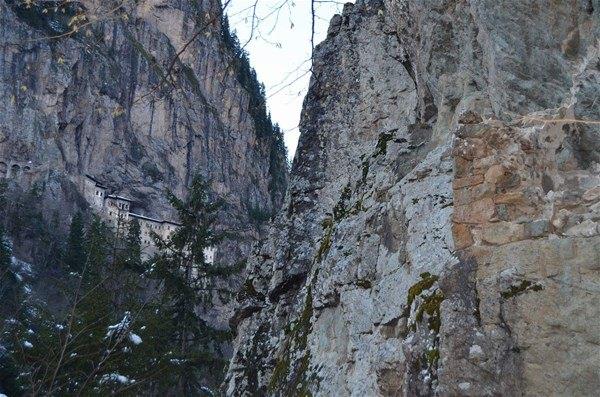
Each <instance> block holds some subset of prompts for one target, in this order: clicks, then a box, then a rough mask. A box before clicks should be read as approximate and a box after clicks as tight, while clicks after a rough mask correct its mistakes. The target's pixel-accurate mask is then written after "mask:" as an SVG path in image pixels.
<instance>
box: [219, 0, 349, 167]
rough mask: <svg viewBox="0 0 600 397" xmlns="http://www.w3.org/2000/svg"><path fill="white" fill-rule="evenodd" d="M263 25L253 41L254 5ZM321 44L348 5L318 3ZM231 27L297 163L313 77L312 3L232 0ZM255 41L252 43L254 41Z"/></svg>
mask: <svg viewBox="0 0 600 397" xmlns="http://www.w3.org/2000/svg"><path fill="white" fill-rule="evenodd" d="M255 2H256V4H257V6H256V15H257V16H258V19H259V23H258V26H255V28H254V33H253V35H252V39H250V36H251V34H250V32H251V21H252V13H253V9H254V7H253V5H254V4H255ZM315 6H316V14H317V19H316V24H315V25H316V26H315V32H316V36H315V42H316V43H319V42H321V41H322V40H323V39H324V38H325V36H326V34H327V27H328V26H329V20H330V19H331V17H332V16H333V15H334V14H336V13H340V12H341V10H342V7H343V2H337V1H327V2H323V3H317V4H315ZM227 14H228V17H229V25H230V26H231V29H232V30H235V31H236V33H237V36H238V38H239V40H240V43H241V44H242V45H244V44H246V43H247V46H246V47H245V48H246V51H247V52H248V54H249V55H250V63H251V64H252V66H253V67H254V69H256V72H257V74H258V79H259V80H260V81H261V82H263V83H264V85H265V87H266V91H267V104H268V107H269V109H270V111H271V116H272V118H273V121H274V122H277V123H279V125H280V126H281V128H282V130H283V131H284V138H285V143H286V146H287V148H288V156H289V158H290V159H292V158H293V156H294V153H295V151H296V145H297V143H298V137H299V135H300V133H299V131H298V122H299V119H300V111H301V109H302V100H303V99H304V95H305V94H306V89H307V87H308V81H309V78H310V74H309V72H308V71H309V68H310V53H311V45H310V35H311V10H310V0H258V1H257V0H232V1H231V3H230V4H229V6H228V8H227ZM249 39H250V41H248V40H249Z"/></svg>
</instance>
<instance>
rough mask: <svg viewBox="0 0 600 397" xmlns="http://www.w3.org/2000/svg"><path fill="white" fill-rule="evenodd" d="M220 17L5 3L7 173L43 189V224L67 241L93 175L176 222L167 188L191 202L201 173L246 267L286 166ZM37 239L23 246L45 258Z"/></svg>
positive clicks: (2, 57) (128, 6)
mask: <svg viewBox="0 0 600 397" xmlns="http://www.w3.org/2000/svg"><path fill="white" fill-rule="evenodd" d="M221 14H222V13H221V4H220V2H219V1H217V0H205V1H194V0H190V1H177V2H171V1H163V0H144V1H125V2H121V1H114V2H112V1H108V2H107V1H97V0H84V1H81V2H61V1H34V2H28V1H21V0H3V1H0V37H1V38H0V48H1V49H2V52H1V53H0V97H1V98H2V100H0V173H3V174H2V175H1V176H3V177H5V176H6V177H7V181H8V183H9V187H10V188H11V189H12V188H14V189H13V190H16V191H20V192H21V193H22V195H25V194H27V193H28V192H31V191H34V198H33V199H32V200H30V201H29V202H28V203H27V204H26V206H29V205H35V206H36V208H38V210H39V211H40V212H41V213H42V217H43V218H44V220H43V222H45V223H46V224H51V221H52V220H53V219H55V220H56V222H57V223H58V229H57V230H63V231H64V230H65V229H66V226H67V225H68V223H69V221H70V217H71V215H72V214H73V213H74V212H75V211H76V210H85V209H86V208H89V204H91V203H88V202H87V201H86V200H85V197H84V196H83V194H82V193H83V186H84V183H85V175H86V174H87V175H90V176H92V177H93V178H95V179H96V180H98V181H99V182H100V183H102V184H103V185H104V186H106V187H107V188H108V190H109V191H108V193H112V194H118V195H121V196H125V197H128V198H130V199H132V200H133V204H132V206H133V207H134V209H135V212H136V213H141V214H143V215H146V216H151V217H155V218H158V219H166V220H173V221H177V219H176V217H175V213H174V211H173V210H172V208H171V207H170V204H169V203H168V201H167V200H166V196H165V190H166V189H170V190H172V191H173V192H174V193H175V194H177V195H178V196H183V195H185V193H186V191H187V185H188V184H189V183H190V181H191V177H192V175H193V174H194V173H196V172H200V173H201V174H202V175H203V176H204V177H205V178H206V179H208V180H210V182H211V187H212V190H213V192H214V193H215V194H216V195H217V196H219V197H221V198H223V200H224V202H225V206H224V208H223V210H222V213H221V215H220V220H219V227H220V228H223V229H226V230H228V231H230V232H232V235H235V239H229V240H228V241H226V242H224V243H223V244H222V246H220V247H219V249H218V250H217V260H218V261H219V262H223V263H229V264H235V263H239V262H240V261H243V260H244V259H245V257H246V256H247V254H248V252H249V250H250V246H251V244H252V243H253V242H254V241H256V240H257V239H258V238H259V236H260V233H261V229H262V226H261V225H262V223H264V222H265V221H266V220H267V218H268V216H269V215H270V214H272V213H273V212H274V211H275V210H276V209H277V208H279V206H280V205H281V202H282V200H283V195H284V194H285V189H286V183H287V163H286V162H287V160H286V155H285V148H284V146H283V140H282V135H281V133H279V132H278V131H274V129H273V126H272V125H271V122H270V120H267V118H268V115H267V113H266V109H265V107H264V102H263V103H260V98H256V96H254V97H253V96H252V95H253V93H252V92H250V91H252V88H256V87H252V84H251V82H250V80H252V73H253V72H251V70H250V69H249V68H248V67H247V65H244V64H243V62H242V60H241V58H240V54H239V53H236V51H239V48H237V49H236V48H235V45H232V41H233V39H232V37H231V35H230V33H229V31H228V27H226V26H225V27H224V26H222V23H223V20H222V17H221ZM245 66H246V68H245V69H244V67H245ZM254 82H255V85H258V82H256V81H254ZM28 197H29V196H28ZM14 200H16V201H18V200H19V198H16V199H14ZM36 227H37V226H36ZM50 229H52V227H50ZM44 233H47V232H44ZM30 234H31V233H30ZM34 237H36V236H34ZM37 237H39V236H37ZM42 237H43V236H42ZM32 238H33V237H32V236H30V235H28V232H27V231H26V232H25V233H24V235H23V236H17V237H15V238H14V241H15V250H16V253H17V255H18V256H20V257H22V258H23V259H26V260H30V261H31V260H33V261H35V260H36V259H38V258H36V257H35V255H34V251H36V249H37V248H36V247H37V245H35V244H33V243H30V244H28V243H27V241H28V240H30V239H32ZM36 241H37V240H36ZM38 245H39V244H38ZM55 259H56V258H55ZM224 323H225V324H226V323H227V321H224Z"/></svg>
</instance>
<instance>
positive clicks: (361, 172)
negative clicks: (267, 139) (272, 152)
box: [225, 0, 600, 396]
mask: <svg viewBox="0 0 600 397" xmlns="http://www.w3.org/2000/svg"><path fill="white" fill-rule="evenodd" d="M599 33H600V2H598V1H596V0H585V1H583V0H572V1H564V2H558V1H540V0H526V1H509V2H497V1H491V0H468V1H467V0H427V1H421V0H401V1H398V0H385V1H384V0H358V1H357V2H356V4H354V5H352V4H348V5H346V6H345V7H344V12H343V14H342V15H336V16H335V17H334V18H333V19H332V21H331V23H330V27H329V32H328V37H327V39H326V40H325V41H324V42H323V43H322V44H320V45H319V46H318V47H317V48H316V50H315V54H314V62H313V76H312V80H311V85H310V89H309V92H308V95H307V97H306V99H305V102H304V109H303V113H302V121H301V137H300V142H299V147H298V152H297V154H296V157H295V159H294V164H293V167H292V174H291V180H290V188H289V191H288V195H287V197H286V200H285V202H284V206H283V209H282V210H281V211H280V213H279V215H278V216H277V218H276V220H275V221H274V222H273V224H272V225H271V226H270V229H269V234H268V238H267V239H266V240H265V241H264V242H263V243H262V244H261V245H260V246H257V247H256V249H255V252H254V253H253V254H252V256H251V257H250V260H249V262H248V272H249V277H248V279H247V280H246V283H245V284H244V287H243V290H242V291H241V293H240V295H239V296H238V309H237V311H236V313H235V316H234V317H233V318H232V319H231V322H232V325H233V326H235V327H236V329H237V339H236V342H235V351H234V356H233V360H232V362H231V364H230V368H229V372H228V375H227V380H226V384H225V388H226V392H227V394H228V395H255V394H259V395H286V396H287V395H355V396H373V395H408V396H413V395H449V396H450V395H507V396H512V395H594V394H595V393H596V392H597V390H598V389H599V388H600V377H599V375H598V374H599V373H600V371H599V369H600V320H598V318H599V317H600V273H599V271H600V248H598V247H599V243H600V229H599V222H600V163H599V162H600V157H599V156H600V150H599V149H600V126H599V125H598V121H600V105H599V103H600V41H598V37H599Z"/></svg>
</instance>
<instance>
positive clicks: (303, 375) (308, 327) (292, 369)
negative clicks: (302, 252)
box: [268, 287, 313, 396]
mask: <svg viewBox="0 0 600 397" xmlns="http://www.w3.org/2000/svg"><path fill="white" fill-rule="evenodd" d="M312 315H313V308H312V290H311V288H310V287H309V288H308V291H307V293H306V299H305V301H304V308H303V310H302V312H301V313H300V317H298V320H296V321H294V323H293V324H292V325H291V326H290V327H289V328H288V329H286V340H285V342H284V346H285V348H284V351H283V353H282V354H281V356H280V357H279V359H278V360H277V362H276V364H275V367H274V369H273V374H272V375H271V379H270V381H269V386H268V390H269V393H270V394H281V395H286V396H292V395H293V396H310V395H311V393H310V391H309V389H308V386H309V381H310V379H309V377H308V376H307V372H308V367H309V363H310V352H309V351H308V350H307V345H308V335H309V334H310V332H311V331H312V324H311V319H312ZM295 353H296V354H295ZM298 353H300V354H302V356H301V357H300V358H299V359H296V356H297V354H298ZM293 360H294V361H293Z"/></svg>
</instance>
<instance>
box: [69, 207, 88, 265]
mask: <svg viewBox="0 0 600 397" xmlns="http://www.w3.org/2000/svg"><path fill="white" fill-rule="evenodd" d="M85 260H86V252H85V240H84V224H83V215H82V214H81V212H77V213H76V214H75V215H73V219H71V227H70V228H69V236H68V238H67V247H66V250H65V253H64V258H63V262H64V264H65V266H66V268H67V269H69V270H71V271H73V272H80V271H81V270H82V269H83V266H84V263H85Z"/></svg>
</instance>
